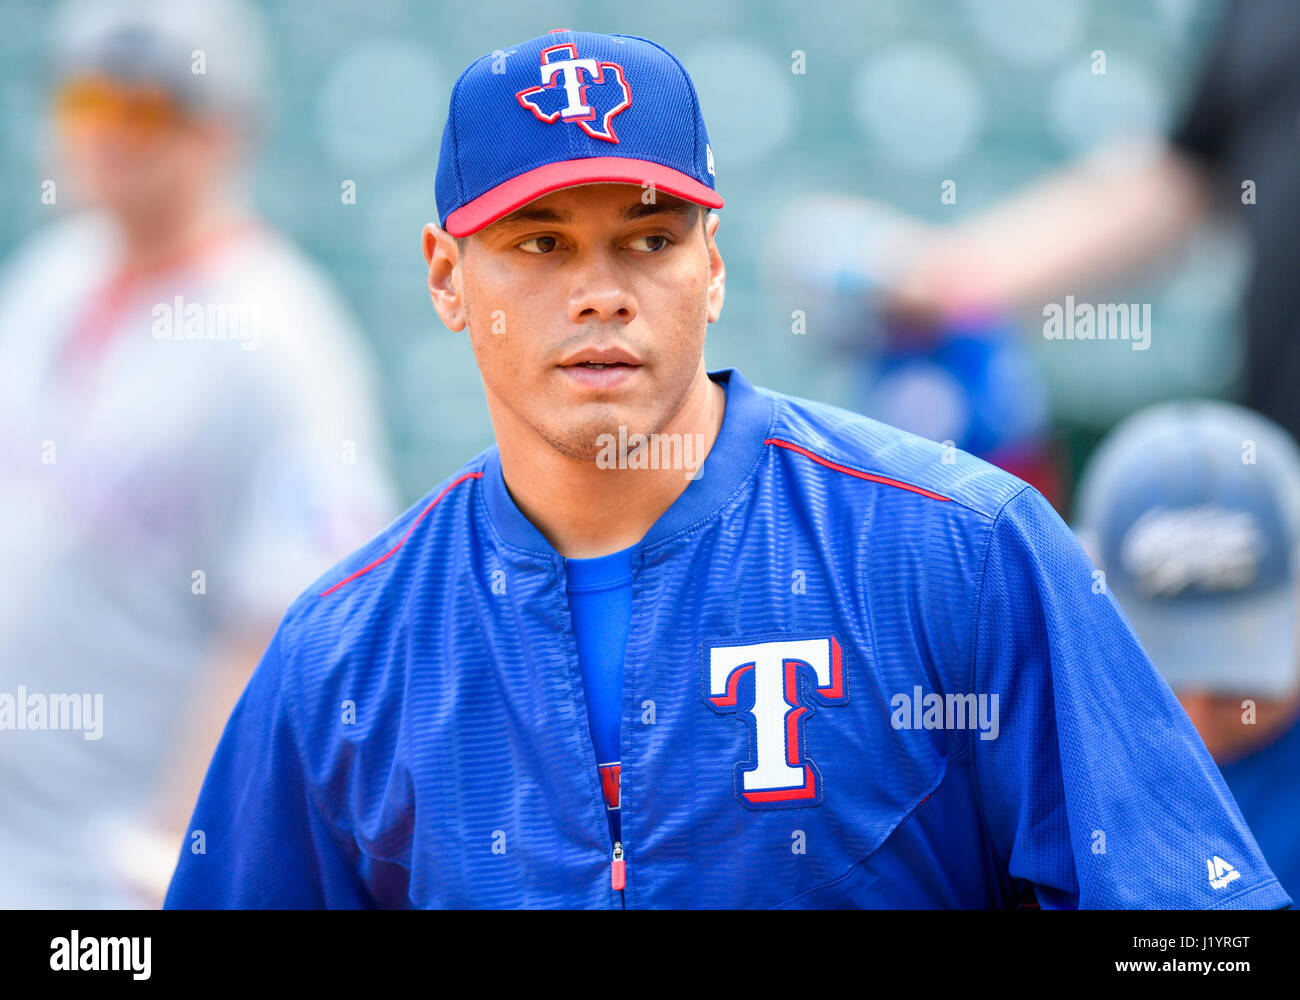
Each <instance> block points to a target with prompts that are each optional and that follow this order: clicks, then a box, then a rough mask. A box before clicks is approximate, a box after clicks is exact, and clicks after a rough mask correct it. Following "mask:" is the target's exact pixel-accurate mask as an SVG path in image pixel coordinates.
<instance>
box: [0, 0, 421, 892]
mask: <svg viewBox="0 0 1300 1000" xmlns="http://www.w3.org/2000/svg"><path fill="white" fill-rule="evenodd" d="M54 38H55V46H54V48H55V52H54V74H53V75H54V82H55V86H54V93H53V95H52V98H53V99H52V111H53V124H54V135H55V137H56V138H57V145H58V153H59V157H58V164H57V167H56V168H55V172H54V173H53V174H52V179H53V180H54V182H55V184H54V187H53V189H52V190H53V191H54V192H55V198H54V199H53V200H54V202H55V203H56V209H54V210H55V211H58V212H59V216H58V217H57V218H56V219H55V220H53V221H52V222H51V223H50V224H49V225H48V226H47V227H45V228H44V229H43V230H42V231H40V232H38V233H36V234H35V235H34V236H32V237H31V238H30V239H29V240H28V241H27V242H26V244H25V245H23V246H21V247H19V249H18V250H17V252H16V253H15V254H14V256H13V257H12V259H10V260H9V261H8V262H7V264H6V265H5V267H4V270H3V272H0V463H2V467H3V472H2V473H0V509H3V510H4V512H5V517H4V519H3V521H0V728H3V729H4V730H6V732H4V734H3V735H4V737H5V738H4V739H3V740H0V858H3V859H4V864H3V865H0V907H22V908H25V907H72V908H83V907H84V908H92V907H124V906H134V905H139V904H144V903H151V902H152V903H157V902H158V901H159V900H160V899H161V894H162V889H163V887H165V885H166V881H167V878H168V877H169V876H170V873H171V868H172V867H173V866H174V864H175V856H174V853H173V850H172V847H173V845H174V843H175V839H176V837H177V835H178V834H177V833H176V831H177V830H179V829H181V828H183V826H184V821H185V818H186V817H187V816H188V813H189V810H190V809H191V808H192V806H193V802H194V800H195V798H196V797H197V794H198V784H199V780H200V778H201V775H202V765H203V762H204V761H205V760H206V758H207V757H208V756H209V755H210V753H211V750H212V747H213V746H215V744H216V740H217V737H218V735H219V732H220V726H221V723H222V722H223V721H224V718H225V716H226V715H227V714H228V712H229V710H230V706H231V705H233V703H234V700H235V697H236V695H237V693H238V691H239V689H240V688H241V687H242V685H243V683H244V682H245V681H246V680H247V677H248V675H249V673H250V671H251V669H252V667H253V664H254V663H255V662H256V657H257V655H258V654H259V653H260V652H261V650H262V648H263V647H264V646H265V644H266V642H267V639H268V637H269V635H270V634H271V632H272V630H273V627H274V622H275V619H276V616H277V614H278V611H279V608H280V606H281V605H282V603H283V602H284V600H285V599H286V598H287V597H288V596H289V595H291V594H293V593H295V592H296V591H297V590H298V588H300V587H301V586H302V584H303V582H304V581H306V580H309V579H311V578H312V577H313V576H314V575H315V574H317V573H319V572H320V571H321V569H323V568H324V567H325V566H328V565H329V564H330V563H331V562H332V561H333V560H334V559H336V558H337V557H338V556H340V555H341V554H342V553H344V552H346V551H347V550H348V549H350V548H351V547H353V546H355V545H356V544H358V543H359V542H360V541H362V540H364V538H366V537H367V536H368V535H369V534H370V533H372V532H374V531H376V530H378V529H379V528H381V527H382V526H383V524H384V523H385V522H386V521H387V519H388V518H389V517H390V516H391V514H392V513H393V509H394V506H395V504H394V501H393V499H392V496H391V488H390V486H389V484H388V479H387V474H386V471H385V467H386V461H385V459H384V455H383V448H384V446H383V442H382V431H381V422H380V418H379V415H378V407H377V405H376V402H375V394H374V387H373V385H372V384H371V382H372V372H371V367H370V362H369V359H368V357H367V355H366V352H365V350H364V348H363V345H362V342H361V340H360V338H359V337H358V335H357V331H356V330H355V329H354V326H353V322H352V320H351V319H350V317H349V316H348V313H347V310H346V309H345V308H344V306H343V304H342V302H341V301H340V300H339V298H338V296H337V294H336V293H335V292H334V290H333V289H332V288H331V287H330V285H329V283H328V282H327V281H326V280H325V279H324V277H323V276H322V274H321V273H320V272H319V271H318V270H317V268H316V267H315V266H313V265H312V264H311V263H309V262H308V261H307V260H306V259H305V258H304V257H303V256H302V254H301V253H300V252H299V251H298V250H297V249H295V248H294V247H293V246H292V245H291V244H289V243H288V242H286V241H285V240H284V239H283V238H281V237H280V236H279V235H277V234H276V233H274V232H272V231H271V230H269V229H268V228H267V227H266V226H265V225H264V224H262V223H261V222H259V221H258V219H257V217H256V215H255V213H254V212H253V211H252V210H251V209H250V208H249V206H248V205H247V203H246V201H245V198H244V196H243V191H242V190H241V188H242V183H241V182H242V180H243V178H242V176H241V175H242V171H243V168H244V167H245V166H246V164H247V160H248V155H249V153H250V152H251V150H252V148H253V147H254V145H255V142H256V139H257V136H258V133H259V132H260V130H261V128H262V126H263V120H262V108H263V101H264V94H263V79H264V69H265V67H264V63H265V41H264V38H263V34H262V28H261V26H260V23H259V21H258V19H257V18H256V16H255V11H254V10H252V9H251V8H249V7H247V6H246V5H244V4H243V3H238V2H234V0H184V2H173V0H167V2H157V0H148V2H129V3H123V2H92V3H84V2H79V3H74V4H71V5H69V6H67V7H65V8H64V10H63V11H62V14H61V16H60V17H59V18H58V19H57V21H56V23H55V30H54ZM69 192H74V193H75V195H76V196H77V197H75V198H73V197H70V196H69ZM70 202H76V203H77V204H76V205H75V207H74V210H73V211H70V212H66V213H65V212H64V211H63V207H64V205H65V203H70ZM159 845H166V846H165V849H164V848H162V847H160V846H159Z"/></svg>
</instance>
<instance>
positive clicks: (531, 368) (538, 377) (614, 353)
mask: <svg viewBox="0 0 1300 1000" xmlns="http://www.w3.org/2000/svg"><path fill="white" fill-rule="evenodd" d="M642 194H643V192H642V189H641V188H640V187H639V186H636V185H628V184H591V185H584V186H581V187H575V188H567V189H564V190H561V191H556V192H554V193H552V194H550V195H547V196H545V197H543V198H539V199H538V200H536V201H534V202H531V203H529V204H528V205H525V206H524V207H523V208H522V209H520V210H519V211H517V212H515V213H513V214H512V215H510V216H507V217H506V218H504V219H501V220H499V221H498V222H496V223H493V224H492V225H491V226H488V227H487V228H485V229H483V230H481V231H480V232H479V233H476V234H474V235H473V236H471V237H469V239H468V240H467V241H466V246H465V248H464V252H463V253H459V252H458V250H457V248H456V244H455V242H454V241H452V240H450V238H448V237H446V234H445V233H442V231H441V230H436V228H434V227H431V230H432V233H431V232H430V231H426V237H425V241H426V242H425V251H426V257H427V258H429V259H430V263H431V267H430V287H431V290H433V293H434V302H435V305H437V306H438V309H439V312H440V314H441V315H442V318H443V320H444V322H446V323H447V325H448V326H449V327H451V328H452V329H453V330H458V329H461V328H462V326H463V325H466V324H467V325H468V326H469V332H470V340H471V342H472V344H473V348H474V353H475V356H476V358H477V360H478V365H479V369H480V371H481V373H482V376H483V383H484V386H485V389H486V391H487V395H488V402H489V405H490V407H491V409H492V417H493V424H494V428H495V429H496V432H497V437H498V440H500V439H501V437H502V433H503V431H506V432H509V428H510V427H511V426H513V427H515V428H528V429H530V430H531V432H534V433H535V434H536V435H537V436H539V437H541V438H542V439H543V440H544V441H545V442H546V443H547V444H549V445H550V446H551V447H553V448H555V449H556V450H558V451H560V452H561V453H563V454H565V455H568V456H570V457H573V458H579V459H583V460H594V458H595V456H596V454H597V452H598V450H599V445H598V440H597V439H598V437H599V436H600V435H601V434H605V433H611V434H617V433H618V429H619V428H620V427H626V429H627V433H628V434H634V433H643V434H651V433H656V432H659V431H660V430H661V429H662V428H663V427H664V426H665V425H666V424H667V423H668V422H669V420H670V419H671V418H672V417H673V415H674V414H675V413H677V412H678V410H679V409H680V408H681V407H682V405H683V402H684V401H685V400H686V398H687V396H688V394H689V393H690V392H691V390H692V387H693V386H694V387H695V388H696V389H698V388H699V384H698V380H699V379H703V378H705V377H706V376H705V375H704V364H703V350H704V335H705V329H706V327H707V326H708V324H709V323H711V322H713V321H714V320H715V319H717V317H718V315H719V313H720V312H721V309H722V297H723V282H724V278H725V272H724V270H723V265H722V258H721V256H720V255H719V253H718V250H717V245H716V243H715V242H714V239H713V234H714V231H715V230H716V229H717V225H718V219H717V217H716V216H710V217H709V218H708V220H707V228H706V227H705V226H702V225H701V223H700V213H702V211H703V210H702V209H700V208H698V206H696V205H693V204H691V203H689V202H684V201H681V200H679V199H677V198H674V197H672V196H669V195H665V194H663V193H659V194H658V195H657V196H656V198H655V202H654V203H653V204H645V203H644V202H643V200H642ZM435 234H441V236H438V235H435ZM434 241H436V243H435V242H434ZM437 249H440V250H441V251H442V252H445V253H448V254H450V253H455V255H456V260H455V263H454V266H453V267H452V269H451V273H450V274H448V275H447V276H446V281H445V282H443V283H442V287H443V289H444V294H443V295H442V300H441V301H440V294H439V289H438V288H437V287H435V285H436V284H437V281H436V277H435V273H434V272H435V270H437V261H436V259H435V257H436V253H435V250H437ZM447 289H451V291H450V292H447V291H446V290H447ZM453 300H454V301H453Z"/></svg>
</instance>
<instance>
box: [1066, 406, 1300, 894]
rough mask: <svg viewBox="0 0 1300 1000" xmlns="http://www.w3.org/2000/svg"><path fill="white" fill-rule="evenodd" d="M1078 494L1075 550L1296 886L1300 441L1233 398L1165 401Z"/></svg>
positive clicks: (1115, 437)
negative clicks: (1102, 578)
mask: <svg viewBox="0 0 1300 1000" xmlns="http://www.w3.org/2000/svg"><path fill="white" fill-rule="evenodd" d="M1079 499H1080V503H1079V524H1078V531H1079V535H1080V539H1081V540H1082V541H1083V542H1084V547H1085V549H1087V550H1088V551H1089V552H1090V553H1091V554H1092V555H1093V559H1094V561H1095V562H1096V564H1097V565H1098V566H1099V567H1101V568H1103V569H1104V570H1105V572H1106V581H1107V584H1108V586H1109V587H1110V588H1111V589H1112V590H1113V591H1114V593H1115V597H1116V599H1117V600H1118V601H1119V602H1120V606H1121V607H1123V609H1124V612H1125V614H1127V615H1128V616H1129V619H1130V621H1131V622H1132V623H1133V627H1134V629H1135V630H1136V632H1137V634H1138V637H1139V638H1140V639H1141V641H1142V643H1143V645H1144V647H1145V648H1146V649H1147V650H1149V651H1150V655H1151V659H1152V661H1153V662H1154V663H1155V665H1156V667H1157V668H1158V669H1159V670H1160V673H1161V674H1162V675H1163V677H1164V678H1165V680H1166V682H1168V684H1169V686H1170V687H1171V688H1172V689H1173V691H1174V693H1175V694H1177V695H1178V699H1179V701H1180V702H1181V703H1182V705H1183V708H1184V710H1185V711H1186V712H1187V715H1188V717H1189V718H1190V719H1191V720H1192V722H1193V723H1194V724H1195V725H1196V728H1197V731H1198V732H1199V733H1200V735H1201V738H1202V739H1203V740H1204V741H1205V746H1206V749H1208V750H1209V751H1210V754H1211V755H1212V756H1213V757H1214V760H1215V763H1216V764H1218V765H1219V767H1220V768H1221V772H1222V774H1223V777H1224V779H1225V780H1226V781H1227V783H1228V788H1229V789H1230V790H1231V792H1232V795H1233V798H1234V799H1235V800H1236V802H1237V804H1238V805H1239V806H1240V807H1241V811H1242V814H1243V815H1244V816H1245V817H1246V820H1247V822H1248V823H1249V824H1250V829H1251V832H1253V833H1254V834H1255V836H1256V838H1257V840H1258V842H1259V846H1260V848H1261V849H1262V850H1263V851H1264V857H1265V858H1266V859H1267V860H1268V863H1269V866H1270V867H1271V868H1272V869H1273V871H1274V872H1275V873H1276V874H1277V876H1278V879H1279V881H1281V883H1282V887H1283V888H1284V889H1286V891H1287V892H1288V893H1295V892H1297V891H1300V837H1297V835H1296V831H1297V828H1298V827H1300V449H1297V448H1296V445H1295V442H1294V441H1293V440H1292V439H1291V437H1290V436H1289V435H1288V434H1287V433H1286V431H1284V430H1283V429H1282V428H1281V427H1279V426H1278V425H1277V424H1275V423H1273V422H1272V421H1271V420H1268V419H1267V418H1265V417H1262V416H1260V415H1259V414H1257V413H1254V412H1252V411H1250V410H1247V409H1245V408H1243V407H1240V406H1234V405H1233V404H1231V403H1223V402H1215V401H1210V400H1196V401H1191V402H1175V403H1163V404H1160V405H1158V406H1152V407H1149V408H1148V409H1145V410H1143V411H1142V412H1140V413H1138V414H1136V415H1134V416H1132V417H1130V418H1129V419H1128V420H1126V421H1125V422H1124V423H1123V424H1121V425H1120V426H1119V427H1117V428H1116V429H1115V430H1114V431H1112V432H1111V434H1110V436H1109V437H1108V438H1107V439H1106V440H1105V441H1104V442H1103V443H1102V446H1101V447H1100V448H1099V449H1098V450H1097V452H1096V453H1095V454H1094V456H1093V458H1092V460H1091V462H1090V463H1089V465H1088V468H1087V470H1086V471H1085V474H1084V477H1083V479H1082V481H1081V482H1080V486H1079ZM1293 898H1294V897H1293Z"/></svg>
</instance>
